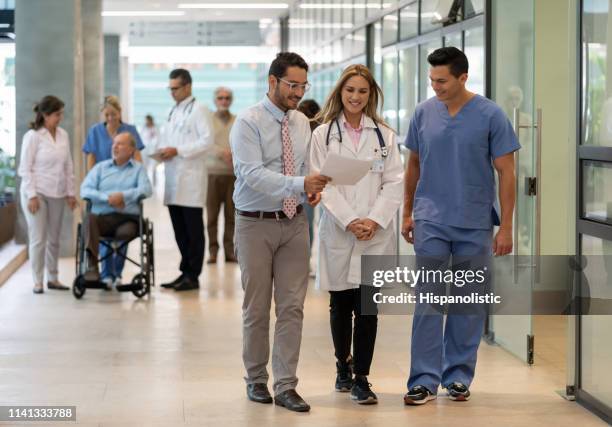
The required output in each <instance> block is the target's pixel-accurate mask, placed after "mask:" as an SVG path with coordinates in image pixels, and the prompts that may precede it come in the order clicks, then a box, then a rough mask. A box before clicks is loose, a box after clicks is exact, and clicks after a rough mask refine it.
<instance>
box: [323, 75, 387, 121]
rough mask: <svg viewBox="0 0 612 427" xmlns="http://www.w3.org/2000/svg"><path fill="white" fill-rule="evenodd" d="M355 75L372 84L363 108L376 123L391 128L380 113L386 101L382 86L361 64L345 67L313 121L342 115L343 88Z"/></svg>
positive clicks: (327, 119)
mask: <svg viewBox="0 0 612 427" xmlns="http://www.w3.org/2000/svg"><path fill="white" fill-rule="evenodd" d="M355 76H361V77H363V78H364V79H365V80H366V81H367V82H368V85H369V86H370V96H369V98H368V103H367V104H366V106H365V108H364V109H363V112H364V113H365V115H366V116H368V117H370V118H371V119H372V120H374V123H376V124H380V125H383V126H385V127H387V128H389V129H391V126H389V125H388V124H387V123H385V121H384V120H383V118H382V117H380V115H379V114H378V107H379V102H380V108H381V109H382V106H383V103H384V96H383V93H382V89H381V88H380V86H379V85H378V83H376V80H374V76H373V75H372V72H371V71H370V70H369V69H368V67H366V66H365V65H361V64H353V65H349V66H348V67H346V68H345V69H344V71H343V72H342V75H341V76H340V78H339V79H338V82H337V83H336V86H335V87H334V89H333V90H332V91H331V93H330V94H329V96H328V97H327V100H326V101H325V105H323V108H322V109H321V111H320V112H319V114H317V115H316V116H315V118H314V119H312V121H315V122H319V123H330V122H332V121H333V120H335V119H337V118H338V117H339V116H340V113H341V112H342V110H343V109H344V107H343V105H342V89H344V85H346V82H347V81H348V80H349V79H350V78H352V77H355Z"/></svg>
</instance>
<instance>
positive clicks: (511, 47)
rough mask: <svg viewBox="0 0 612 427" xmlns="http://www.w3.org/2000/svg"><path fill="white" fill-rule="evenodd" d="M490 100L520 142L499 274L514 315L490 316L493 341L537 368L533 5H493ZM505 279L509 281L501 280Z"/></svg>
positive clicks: (518, 1)
mask: <svg viewBox="0 0 612 427" xmlns="http://www.w3.org/2000/svg"><path fill="white" fill-rule="evenodd" d="M489 13H490V21H489V22H490V24H491V25H490V29H491V74H490V75H491V82H490V88H491V97H492V99H493V100H494V101H495V102H496V103H497V104H498V105H500V106H501V107H502V108H503V109H504V111H505V112H506V114H507V115H508V118H509V119H510V121H512V122H513V124H514V128H515V132H516V133H517V135H518V137H519V141H520V144H521V147H522V148H521V149H520V150H519V151H518V152H517V153H516V154H515V168H516V206H515V211H514V212H515V214H514V215H515V217H514V227H513V232H514V252H513V257H512V259H508V261H509V262H508V264H510V263H512V266H511V268H509V269H504V271H503V272H497V274H498V275H497V280H496V283H503V289H502V290H501V293H502V294H503V298H504V299H505V300H510V301H512V305H513V307H517V309H515V311H516V314H515V313H511V314H503V315H491V316H490V318H489V324H488V331H487V332H488V337H489V339H490V340H492V341H494V342H495V343H497V344H499V345H500V346H502V347H503V348H505V349H506V350H508V351H509V352H511V353H513V354H514V355H516V356H517V357H519V358H520V359H522V360H524V361H525V362H527V363H533V332H532V330H533V327H532V316H531V307H532V290H533V284H534V274H535V268H534V262H533V261H534V260H535V257H534V256H535V255H536V252H537V251H538V248H537V246H538V244H537V220H538V218H537V216H536V207H537V198H536V196H535V195H529V193H528V191H526V188H525V186H526V182H527V181H526V180H527V179H528V178H532V177H535V176H536V174H537V162H536V160H537V138H536V136H537V123H538V115H537V113H536V110H535V108H534V79H535V71H534V45H535V34H534V0H514V1H511V2H509V1H507V0H491V10H490V11H489ZM500 275H503V276H504V277H500Z"/></svg>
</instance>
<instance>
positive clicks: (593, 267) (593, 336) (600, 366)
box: [580, 235, 612, 407]
mask: <svg viewBox="0 0 612 427" xmlns="http://www.w3.org/2000/svg"><path fill="white" fill-rule="evenodd" d="M581 240H582V255H583V256H584V259H585V260H586V263H585V264H586V267H585V268H584V270H583V277H584V278H583V281H586V283H588V286H589V291H590V297H591V298H592V299H596V300H600V301H601V300H604V301H602V302H607V303H609V302H610V300H611V299H612V285H610V284H611V283H612V262H611V260H612V241H609V240H603V239H600V238H596V237H591V236H586V235H583V236H582V239H581ZM602 255H604V256H602ZM584 283H585V282H583V284H584ZM592 305H593V303H591V306H592ZM611 330H612V316H604V315H583V316H581V331H580V332H581V335H580V341H581V355H580V361H581V388H582V389H583V390H584V391H586V392H587V393H589V394H590V395H591V396H593V397H594V398H595V399H597V400H599V401H600V402H602V403H603V404H604V405H607V406H609V407H612V370H611V369H610V360H612V340H610V339H609V337H610V331H611Z"/></svg>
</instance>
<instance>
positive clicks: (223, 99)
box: [217, 96, 232, 101]
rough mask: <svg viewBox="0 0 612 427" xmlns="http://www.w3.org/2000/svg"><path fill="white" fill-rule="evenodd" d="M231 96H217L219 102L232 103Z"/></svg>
mask: <svg viewBox="0 0 612 427" xmlns="http://www.w3.org/2000/svg"><path fill="white" fill-rule="evenodd" d="M231 100H232V97H231V96H217V101H231Z"/></svg>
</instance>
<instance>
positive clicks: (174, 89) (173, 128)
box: [157, 68, 213, 291]
mask: <svg viewBox="0 0 612 427" xmlns="http://www.w3.org/2000/svg"><path fill="white" fill-rule="evenodd" d="M191 82H192V80H191V75H190V74H189V71H187V70H185V69H182V68H178V69H176V70H173V71H172V72H171V73H170V85H169V87H168V89H169V90H170V93H171V94H172V98H173V99H174V100H175V101H176V105H175V106H174V107H172V110H171V111H170V114H169V115H168V123H167V124H166V127H165V132H164V135H163V138H162V142H161V145H160V147H161V148H158V150H157V153H159V155H160V157H161V159H162V160H163V162H164V164H165V175H166V186H165V191H164V204H165V205H166V206H168V210H169V211H170V218H171V219H172V227H173V228H174V237H175V239H176V243H177V245H178V247H179V250H180V252H181V264H180V270H181V275H180V276H179V277H177V278H176V279H175V280H173V281H172V282H170V283H164V284H162V287H164V288H174V290H176V291H186V290H191V289H197V288H199V287H200V284H199V281H198V277H199V276H200V273H201V272H202V264H203V261H204V248H205V245H204V219H203V209H204V206H205V205H206V185H205V183H206V169H205V168H204V162H205V153H206V152H207V151H209V150H211V149H212V148H213V139H212V135H211V132H210V125H209V118H208V117H209V112H208V109H207V108H206V107H204V106H203V105H201V104H199V103H198V102H197V101H196V99H195V98H194V97H193V96H192V95H191Z"/></svg>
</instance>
